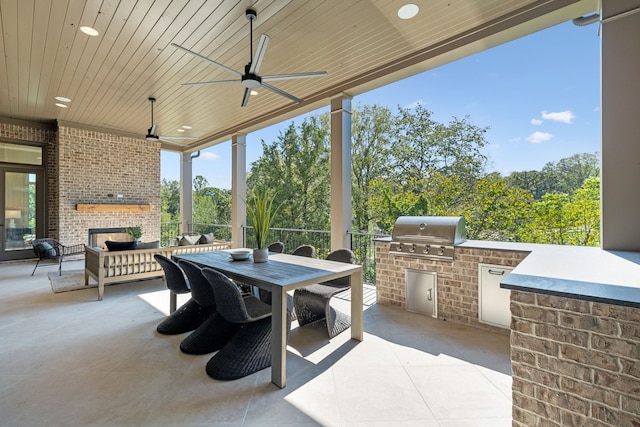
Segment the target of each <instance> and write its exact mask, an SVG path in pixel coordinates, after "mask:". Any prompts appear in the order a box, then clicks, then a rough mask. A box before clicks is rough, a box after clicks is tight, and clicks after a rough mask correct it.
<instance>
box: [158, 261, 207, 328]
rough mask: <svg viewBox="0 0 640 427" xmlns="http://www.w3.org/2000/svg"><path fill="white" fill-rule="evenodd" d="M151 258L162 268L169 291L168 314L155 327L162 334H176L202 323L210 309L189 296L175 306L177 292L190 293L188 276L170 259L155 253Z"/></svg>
mask: <svg viewBox="0 0 640 427" xmlns="http://www.w3.org/2000/svg"><path fill="white" fill-rule="evenodd" d="M153 258H154V259H155V260H156V261H157V262H158V264H160V266H161V267H162V269H163V270H164V278H165V282H166V283H167V288H169V291H170V303H169V315H168V316H167V317H166V318H165V319H164V320H163V321H162V322H161V323H160V324H159V325H158V326H157V327H156V330H157V331H158V333H160V334H163V335H178V334H183V333H185V332H190V331H193V330H194V329H196V328H197V327H198V326H200V325H202V323H204V321H205V320H207V318H208V317H209V316H210V315H211V310H210V309H208V308H206V307H203V306H201V305H200V304H198V303H197V302H196V301H195V300H194V299H193V298H190V299H189V301H187V302H186V303H185V304H184V305H182V306H181V307H180V308H176V306H177V294H186V293H191V284H190V282H189V278H188V277H187V275H186V274H185V272H184V271H183V270H182V268H180V266H179V265H178V264H177V263H176V262H175V261H174V260H172V259H169V258H167V257H165V256H163V255H160V254H155V255H154V256H153Z"/></svg>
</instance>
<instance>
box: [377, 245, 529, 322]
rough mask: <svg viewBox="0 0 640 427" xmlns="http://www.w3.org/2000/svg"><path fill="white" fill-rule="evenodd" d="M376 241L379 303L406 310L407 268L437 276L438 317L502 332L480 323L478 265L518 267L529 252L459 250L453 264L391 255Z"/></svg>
mask: <svg viewBox="0 0 640 427" xmlns="http://www.w3.org/2000/svg"><path fill="white" fill-rule="evenodd" d="M390 246H391V245H390V243H389V242H376V303H377V304H392V305H397V306H400V307H403V308H406V289H405V286H406V285H405V269H407V268H409V269H413V270H423V271H430V272H435V273H437V276H438V277H437V288H438V289H437V292H438V318H439V319H443V320H449V321H454V322H458V323H466V324H472V325H476V326H482V327H483V328H487V329H492V330H502V329H499V328H494V327H493V326H490V325H485V324H483V323H479V322H478V264H479V263H486V264H497V265H504V266H509V267H515V266H516V265H518V263H520V261H522V260H523V259H524V258H525V257H526V256H527V254H528V253H529V252H523V251H506V250H505V251H497V250H490V249H473V248H459V247H458V248H456V250H455V251H456V252H455V258H454V259H455V260H454V261H453V262H448V261H439V260H432V259H423V258H413V257H406V256H395V255H389V249H390Z"/></svg>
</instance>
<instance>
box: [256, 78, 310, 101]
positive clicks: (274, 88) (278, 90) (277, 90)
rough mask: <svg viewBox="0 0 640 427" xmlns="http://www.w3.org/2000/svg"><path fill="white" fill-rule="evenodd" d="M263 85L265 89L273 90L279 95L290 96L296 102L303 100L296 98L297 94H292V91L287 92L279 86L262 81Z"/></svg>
mask: <svg viewBox="0 0 640 427" xmlns="http://www.w3.org/2000/svg"><path fill="white" fill-rule="evenodd" d="M262 87H263V88H265V89H268V90H270V91H271V92H274V93H277V94H278V95H281V96H284V97H285V98H289V99H290V100H292V101H295V102H298V103H300V102H302V99H300V98H296V97H295V96H293V95H291V94H290V93H287V92H285V91H283V90H280V89H278V88H277V87H273V86H271V85H270V84H268V83H265V82H262Z"/></svg>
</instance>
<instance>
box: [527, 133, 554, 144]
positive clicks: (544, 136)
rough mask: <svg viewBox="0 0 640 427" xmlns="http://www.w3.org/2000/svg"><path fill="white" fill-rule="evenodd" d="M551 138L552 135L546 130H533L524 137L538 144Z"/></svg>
mask: <svg viewBox="0 0 640 427" xmlns="http://www.w3.org/2000/svg"><path fill="white" fill-rule="evenodd" d="M551 138H553V135H552V134H550V133H548V132H534V133H532V134H531V135H529V136H528V137H527V138H526V139H527V141H529V142H531V143H533V144H540V143H541V142H545V141H548V140H550V139H551Z"/></svg>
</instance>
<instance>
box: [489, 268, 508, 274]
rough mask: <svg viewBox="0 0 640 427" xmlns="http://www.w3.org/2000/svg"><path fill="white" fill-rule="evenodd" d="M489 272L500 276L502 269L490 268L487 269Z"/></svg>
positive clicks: (502, 272)
mask: <svg viewBox="0 0 640 427" xmlns="http://www.w3.org/2000/svg"><path fill="white" fill-rule="evenodd" d="M489 274H494V275H496V276H502V275H503V274H504V270H492V269H489Z"/></svg>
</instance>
